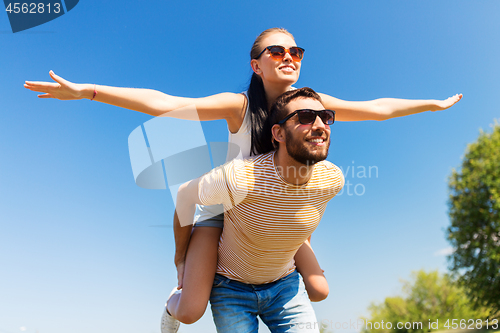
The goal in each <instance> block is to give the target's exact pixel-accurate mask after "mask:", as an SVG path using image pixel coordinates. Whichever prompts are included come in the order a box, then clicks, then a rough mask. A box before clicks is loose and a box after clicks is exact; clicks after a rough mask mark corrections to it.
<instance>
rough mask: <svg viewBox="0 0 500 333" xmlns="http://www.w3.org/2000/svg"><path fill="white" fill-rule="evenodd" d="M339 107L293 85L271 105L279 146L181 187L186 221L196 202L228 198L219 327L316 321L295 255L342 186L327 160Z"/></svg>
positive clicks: (293, 326) (180, 210) (289, 328)
mask: <svg viewBox="0 0 500 333" xmlns="http://www.w3.org/2000/svg"><path fill="white" fill-rule="evenodd" d="M334 120H335V112H334V111H331V110H324V107H323V105H322V104H321V99H320V97H319V95H318V94H316V93H315V92H314V91H313V90H312V89H310V88H302V89H297V90H293V91H289V92H287V93H285V94H283V95H282V96H280V97H279V98H278V99H277V100H276V102H275V103H274V104H273V107H272V108H271V115H270V125H272V126H270V127H271V129H270V132H271V133H272V138H273V140H274V142H275V146H276V148H277V150H276V151H272V152H269V153H267V154H262V155H257V156H255V157H253V158H252V159H248V160H233V161H231V162H228V163H226V164H224V165H223V166H221V167H218V168H216V169H214V170H212V171H211V172H209V173H207V174H205V175H204V176H202V177H200V178H198V179H196V180H193V181H190V182H188V183H186V184H184V185H182V186H181V187H180V188H179V192H178V196H177V207H176V212H177V215H178V218H179V222H180V224H181V225H189V224H190V223H191V221H192V220H193V213H194V206H195V204H203V205H214V204H223V205H224V210H225V213H224V229H223V232H222V236H221V238H220V242H219V250H218V266H217V275H216V277H215V281H214V285H213V289H212V293H211V296H210V303H211V305H212V312H213V315H214V321H215V324H216V326H217V331H218V332H254V331H257V329H258V321H257V316H260V317H261V319H262V321H263V322H264V323H265V324H266V325H267V326H268V327H269V329H270V330H271V331H272V332H282V331H286V332H300V331H303V330H304V327H305V326H308V327H315V329H314V330H313V331H315V332H318V326H317V325H314V323H316V317H315V315H314V311H313V309H312V306H311V303H310V301H309V299H308V296H307V293H306V291H305V288H304V284H303V282H302V279H301V277H300V275H299V274H298V273H297V271H296V269H295V265H294V259H293V258H294V255H295V253H296V252H297V250H298V249H299V247H300V246H301V245H302V244H303V243H304V241H306V240H307V239H308V237H309V236H310V235H311V234H312V232H313V231H314V229H315V228H316V227H317V225H318V224H319V221H320V219H321V216H322V215H323V212H324V211H325V208H326V204H327V202H328V201H329V200H330V199H331V198H333V197H334V196H335V195H336V194H337V193H338V192H339V191H340V190H341V189H342V186H343V185H344V177H343V175H342V172H341V170H340V169H339V168H338V167H336V166H335V165H333V164H332V163H330V162H327V161H324V160H325V159H326V157H327V156H328V148H329V146H330V125H331V124H333V122H334Z"/></svg>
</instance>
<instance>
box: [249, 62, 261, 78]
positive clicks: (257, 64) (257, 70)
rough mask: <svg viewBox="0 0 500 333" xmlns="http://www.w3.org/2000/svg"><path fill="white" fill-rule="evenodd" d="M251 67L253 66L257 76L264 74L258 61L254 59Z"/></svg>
mask: <svg viewBox="0 0 500 333" xmlns="http://www.w3.org/2000/svg"><path fill="white" fill-rule="evenodd" d="M250 66H252V70H253V72H254V73H255V74H257V75H259V74H260V73H262V71H261V69H260V66H259V62H258V61H257V59H252V60H251V61H250Z"/></svg>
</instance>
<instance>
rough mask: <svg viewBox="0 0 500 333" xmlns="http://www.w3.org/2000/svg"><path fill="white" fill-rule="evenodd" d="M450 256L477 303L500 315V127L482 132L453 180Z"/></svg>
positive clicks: (467, 152) (449, 235) (451, 181)
mask: <svg viewBox="0 0 500 333" xmlns="http://www.w3.org/2000/svg"><path fill="white" fill-rule="evenodd" d="M449 189H450V201H449V215H450V220H451V225H450V227H449V228H448V229H447V237H448V240H449V241H450V243H451V244H452V245H453V247H454V248H455V252H454V253H453V254H452V255H451V256H450V257H449V258H448V259H449V261H450V269H451V270H452V271H453V272H455V273H457V275H458V276H459V279H458V281H459V282H460V283H461V284H462V285H463V286H464V287H466V289H467V290H468V293H469V296H470V298H471V300H472V301H473V303H474V304H475V305H476V306H478V307H480V306H486V307H488V308H490V309H492V314H493V313H494V312H497V313H498V312H499V311H500V125H499V124H498V123H495V125H494V127H493V132H492V133H484V132H482V131H481V133H480V135H479V138H478V139H477V141H476V142H474V143H472V144H470V145H469V146H468V147H467V150H466V153H465V157H464V159H463V163H462V166H461V168H460V170H459V171H456V170H453V172H452V175H451V177H450V180H449Z"/></svg>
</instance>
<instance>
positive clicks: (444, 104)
mask: <svg viewBox="0 0 500 333" xmlns="http://www.w3.org/2000/svg"><path fill="white" fill-rule="evenodd" d="M462 96H463V95H462V94H456V95H455V96H452V97H449V98H447V99H445V100H443V101H439V100H438V101H436V107H434V108H432V109H431V111H442V110H446V109H448V108H450V107H452V106H453V105H455V103H457V102H458V101H459V100H461V99H462Z"/></svg>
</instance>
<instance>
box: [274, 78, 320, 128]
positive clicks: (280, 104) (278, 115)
mask: <svg viewBox="0 0 500 333" xmlns="http://www.w3.org/2000/svg"><path fill="white" fill-rule="evenodd" d="M298 98H310V99H315V100H317V101H319V102H320V103H322V101H321V97H320V96H319V95H318V94H317V93H316V92H315V91H314V90H312V89H311V88H309V87H304V88H300V89H294V90H290V91H287V92H286V93H283V94H281V95H280V96H279V97H278V98H277V99H276V101H275V102H274V103H273V105H272V106H271V110H270V112H269V113H270V114H269V119H270V125H271V128H272V127H273V125H275V124H277V123H278V122H279V121H280V120H282V119H283V118H285V117H286V116H287V115H288V112H287V111H286V106H287V105H288V103H290V102H291V101H293V100H295V99H298Z"/></svg>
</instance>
